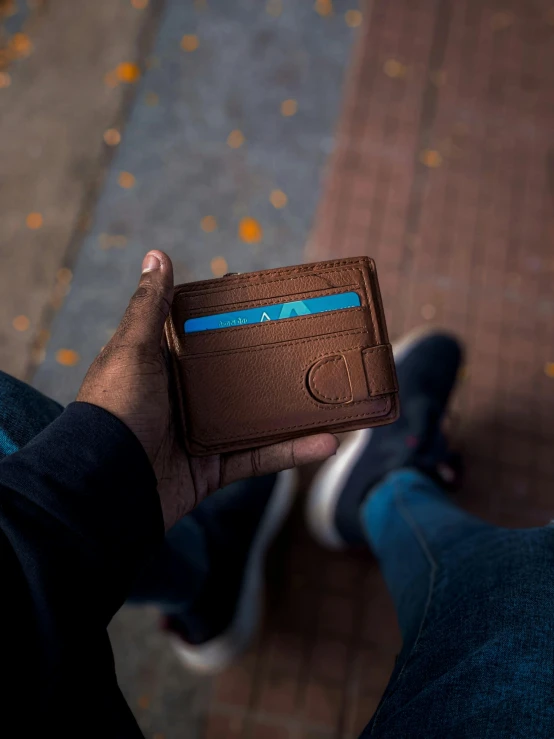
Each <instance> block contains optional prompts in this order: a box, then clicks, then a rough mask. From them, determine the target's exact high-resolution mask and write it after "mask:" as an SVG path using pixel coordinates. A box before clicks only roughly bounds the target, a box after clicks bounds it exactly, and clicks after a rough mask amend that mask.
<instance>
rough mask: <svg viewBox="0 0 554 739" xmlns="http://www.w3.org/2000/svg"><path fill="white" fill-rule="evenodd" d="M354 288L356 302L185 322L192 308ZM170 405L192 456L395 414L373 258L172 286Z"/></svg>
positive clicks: (224, 307)
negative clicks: (249, 319)
mask: <svg viewBox="0 0 554 739" xmlns="http://www.w3.org/2000/svg"><path fill="white" fill-rule="evenodd" d="M346 291H355V292H357V293H358V295H359V296H360V301H361V306H360V307H359V308H347V309H343V310H338V311H329V312H325V313H317V314H313V315H308V316H299V317H292V318H287V319H283V320H278V321H264V322H263V323H260V324H255V325H245V326H238V327H233V328H226V329H217V330H213V331H199V332H197V333H189V334H185V333H184V323H185V321H186V320H187V319H189V318H194V317H197V316H205V315H209V314H212V313H222V312H229V311H236V310H241V309H246V308H252V307H255V306H261V305H270V304H273V303H284V302H289V301H292V300H294V301H296V300H303V299H307V298H313V297H319V296H322V295H333V294H336V293H342V292H346ZM166 340H167V343H168V346H169V350H170V353H171V359H172V363H171V366H172V368H173V385H174V388H175V394H176V398H175V406H176V408H177V409H178V413H179V417H180V421H181V429H182V433H183V441H184V444H185V446H186V448H187V450H188V451H189V453H191V454H193V455H197V456H204V455H208V454H216V453H224V452H230V451H236V450H239V449H248V448H251V447H255V446H261V445H265V444H271V443H274V442H277V441H282V440H285V439H290V438H293V437H296V436H305V435H307V434H310V433H316V432H321V431H330V432H332V433H337V432H342V431H350V430H354V429H359V428H366V427H369V426H380V425H382V424H385V423H390V422H392V421H394V420H395V419H396V418H397V417H398V412H399V407H398V386H397V381H396V372H395V368H394V361H393V357H392V349H391V347H390V344H389V342H388V336H387V328H386V324H385V317H384V314H383V307H382V303H381V296H380V292H379V284H378V281H377V273H376V270H375V263H374V262H373V260H372V259H369V258H368V257H358V258H351V259H341V260H337V261H330V262H317V263H314V264H303V265H299V266H297V267H286V268H283V269H273V270H267V271H264V272H252V273H248V274H236V275H228V276H225V277H220V278H218V279H214V280H205V281H202V282H191V283H187V284H185V285H179V286H178V287H176V288H175V297H174V300H173V305H172V309H171V313H170V316H169V318H168V321H167V323H166Z"/></svg>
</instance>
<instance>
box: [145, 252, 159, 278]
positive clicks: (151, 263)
mask: <svg viewBox="0 0 554 739" xmlns="http://www.w3.org/2000/svg"><path fill="white" fill-rule="evenodd" d="M156 269H160V260H159V259H158V257H157V256H156V255H155V254H147V255H146V256H145V257H144V259H143V260H142V273H143V274H144V273H145V272H154V270H156Z"/></svg>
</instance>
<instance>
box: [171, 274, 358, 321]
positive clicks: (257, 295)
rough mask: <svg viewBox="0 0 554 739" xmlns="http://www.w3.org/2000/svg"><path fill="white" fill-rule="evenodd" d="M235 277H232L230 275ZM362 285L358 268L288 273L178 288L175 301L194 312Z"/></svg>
mask: <svg viewBox="0 0 554 739" xmlns="http://www.w3.org/2000/svg"><path fill="white" fill-rule="evenodd" d="M233 279H235V278H233ZM363 284H364V280H363V275H362V271H361V269H360V268H357V267H350V268H347V269H345V268H343V269H340V270H328V271H323V270H322V271H321V272H308V273H302V274H292V275H289V276H284V277H278V278H274V279H266V280H264V281H263V282H251V281H247V280H245V283H244V284H240V283H238V284H237V283H236V282H233V283H232V284H229V283H227V281H226V278H224V277H223V278H221V284H220V285H218V286H214V287H211V288H210V289H205V290H191V289H185V290H183V291H182V292H181V291H178V292H177V293H176V295H175V300H176V301H178V304H179V306H182V308H181V309H182V310H183V311H185V312H187V313H193V312H194V311H195V310H200V311H206V310H208V311H209V310H211V309H212V308H221V307H223V306H229V305H234V304H239V305H241V306H245V305H246V304H247V303H250V302H256V301H262V302H263V301H264V300H272V299H276V300H279V299H283V298H286V297H289V298H292V299H299V298H297V296H299V295H302V294H306V293H317V292H319V291H321V290H334V289H335V290H336V289H338V290H346V289H348V288H349V287H358V288H359V287H362V286H363Z"/></svg>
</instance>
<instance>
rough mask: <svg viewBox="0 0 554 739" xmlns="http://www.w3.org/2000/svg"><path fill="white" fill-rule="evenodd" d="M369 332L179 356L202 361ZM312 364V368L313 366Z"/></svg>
mask: <svg viewBox="0 0 554 739" xmlns="http://www.w3.org/2000/svg"><path fill="white" fill-rule="evenodd" d="M368 333H369V331H368V330H367V328H359V329H356V330H355V331H333V332H331V333H328V334H321V335H320V336H312V337H310V338H308V339H292V341H291V340H289V341H287V340H286V339H285V340H284V341H276V342H274V343H272V344H261V345H260V346H247V347H244V349H222V350H221V351H215V352H203V353H201V354H187V355H182V354H181V355H179V356H180V358H182V359H185V360H187V359H200V358H202V357H217V356H221V355H224V354H238V353H240V354H246V353H248V352H259V351H262V350H264V349H273V348H277V347H279V346H283V345H286V346H294V345H298V346H299V345H300V344H309V343H310V342H312V341H322V340H324V339H328V338H330V337H331V336H332V337H335V336H353V335H355V334H368ZM327 355H328V352H325V354H322V355H321V356H320V357H317V358H316V360H312V363H311V364H313V362H314V361H317V359H321V358H322V357H326V356H327ZM311 364H310V366H311Z"/></svg>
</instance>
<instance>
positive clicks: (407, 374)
mask: <svg viewBox="0 0 554 739" xmlns="http://www.w3.org/2000/svg"><path fill="white" fill-rule="evenodd" d="M393 350H394V358H395V363H396V371H397V374H398V384H399V387H400V417H399V418H398V420H397V421H396V422H395V423H393V424H391V425H389V426H382V427H378V428H375V429H362V430H361V431H354V432H352V433H351V434H348V435H347V438H345V440H344V441H343V443H342V444H341V446H340V448H339V450H338V452H337V454H336V455H335V456H334V457H331V458H330V459H329V460H327V461H326V462H325V463H324V464H323V465H322V467H321V469H320V470H319V471H318V474H317V475H316V477H315V478H314V481H313V483H312V485H311V487H310V490H309V493H308V501H307V511H306V513H307V519H308V525H309V527H310V529H311V531H312V533H313V534H314V536H315V537H316V539H318V541H320V543H322V544H324V545H325V546H327V547H329V548H332V549H342V548H344V547H346V546H356V545H363V544H366V543H367V542H366V540H365V537H364V534H363V531H362V527H361V523H360V506H361V504H362V502H363V501H364V499H365V497H366V496H367V494H368V492H369V491H370V490H371V488H372V487H374V485H375V484H376V483H377V482H379V480H381V479H382V478H383V477H384V476H385V475H386V474H388V473H389V472H391V471H392V470H395V469H399V468H402V467H412V468H413V467H415V468H417V469H419V470H421V471H422V472H424V473H426V474H428V475H430V476H432V477H433V478H434V479H435V480H438V481H439V482H440V483H443V484H444V486H445V487H447V484H448V483H451V482H452V479H451V478H452V477H453V476H454V472H453V470H454V468H455V462H454V459H453V457H452V455H451V453H450V452H449V449H448V445H447V442H446V437H445V435H444V433H443V432H442V431H441V421H442V419H443V416H444V413H445V410H446V407H447V404H448V399H449V397H450V394H451V392H452V389H453V388H454V385H455V384H456V378H457V375H458V371H459V368H460V364H461V361H462V348H461V345H460V343H459V342H458V341H457V340H456V339H455V338H454V337H453V336H451V335H449V334H447V333H443V332H441V331H439V330H436V329H434V330H433V329H429V328H427V327H426V328H424V329H418V330H416V331H414V332H412V333H411V334H408V335H407V336H406V337H405V338H404V339H403V340H401V341H400V342H398V343H397V344H395V345H394V346H393ZM448 478H450V479H448Z"/></svg>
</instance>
